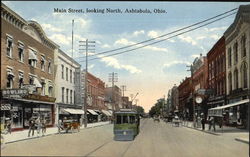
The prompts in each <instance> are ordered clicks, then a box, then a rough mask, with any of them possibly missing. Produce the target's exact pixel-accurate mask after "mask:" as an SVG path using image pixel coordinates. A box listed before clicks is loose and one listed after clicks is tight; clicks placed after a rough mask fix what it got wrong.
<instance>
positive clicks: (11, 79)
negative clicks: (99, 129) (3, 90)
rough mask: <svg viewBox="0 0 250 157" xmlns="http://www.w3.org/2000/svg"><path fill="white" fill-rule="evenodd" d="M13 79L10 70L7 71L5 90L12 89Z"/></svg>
mask: <svg viewBox="0 0 250 157" xmlns="http://www.w3.org/2000/svg"><path fill="white" fill-rule="evenodd" d="M14 77H15V76H14V74H13V72H12V70H7V88H10V89H11V88H13V84H14Z"/></svg>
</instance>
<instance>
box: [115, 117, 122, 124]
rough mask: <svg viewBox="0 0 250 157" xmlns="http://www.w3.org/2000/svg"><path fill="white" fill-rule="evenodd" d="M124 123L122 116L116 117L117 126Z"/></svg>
mask: <svg viewBox="0 0 250 157" xmlns="http://www.w3.org/2000/svg"><path fill="white" fill-rule="evenodd" d="M121 123H122V116H120V115H117V116H116V124H121Z"/></svg>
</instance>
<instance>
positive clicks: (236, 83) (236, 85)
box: [234, 69, 239, 89]
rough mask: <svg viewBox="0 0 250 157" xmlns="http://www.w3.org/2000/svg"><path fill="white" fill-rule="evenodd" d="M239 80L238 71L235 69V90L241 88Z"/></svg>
mask: <svg viewBox="0 0 250 157" xmlns="http://www.w3.org/2000/svg"><path fill="white" fill-rule="evenodd" d="M238 81H239V79H238V70H237V69H235V70H234V89H238V88H239V86H238V85H239V83H238Z"/></svg>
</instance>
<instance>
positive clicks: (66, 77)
mask: <svg viewBox="0 0 250 157" xmlns="http://www.w3.org/2000/svg"><path fill="white" fill-rule="evenodd" d="M68 70H69V69H68V68H67V67H66V81H68Z"/></svg>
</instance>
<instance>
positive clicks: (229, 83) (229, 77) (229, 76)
mask: <svg viewBox="0 0 250 157" xmlns="http://www.w3.org/2000/svg"><path fill="white" fill-rule="evenodd" d="M228 86H229V92H231V91H232V74H231V73H229V74H228Z"/></svg>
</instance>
